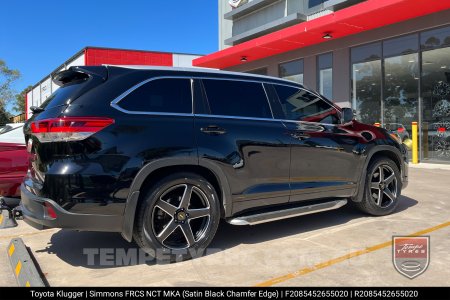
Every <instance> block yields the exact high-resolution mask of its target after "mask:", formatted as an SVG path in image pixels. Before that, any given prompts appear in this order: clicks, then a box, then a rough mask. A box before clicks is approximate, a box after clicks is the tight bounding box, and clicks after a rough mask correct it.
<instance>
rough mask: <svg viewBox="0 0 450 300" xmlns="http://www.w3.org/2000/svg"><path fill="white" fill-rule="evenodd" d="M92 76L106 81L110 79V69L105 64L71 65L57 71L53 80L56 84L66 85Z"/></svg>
mask: <svg viewBox="0 0 450 300" xmlns="http://www.w3.org/2000/svg"><path fill="white" fill-rule="evenodd" d="M91 77H96V78H98V79H100V80H102V81H106V80H107V79H108V69H107V68H106V67H104V66H81V67H70V68H69V69H67V70H65V71H61V72H58V73H56V74H55V75H54V76H53V79H52V80H53V82H54V83H55V84H57V85H59V86H64V85H66V84H68V83H73V82H79V81H85V80H88V79H89V78H91Z"/></svg>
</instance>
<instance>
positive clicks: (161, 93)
mask: <svg viewBox="0 0 450 300" xmlns="http://www.w3.org/2000/svg"><path fill="white" fill-rule="evenodd" d="M119 106H120V107H122V108H124V109H126V110H130V111H142V112H163V113H192V98H191V81H190V80H189V79H184V78H183V79H177V78H167V79H157V80H153V81H150V82H148V83H146V84H144V85H143V86H141V87H139V88H138V89H136V90H134V91H133V92H131V93H130V94H129V95H128V96H126V97H125V98H124V99H123V100H122V101H120V102H119Z"/></svg>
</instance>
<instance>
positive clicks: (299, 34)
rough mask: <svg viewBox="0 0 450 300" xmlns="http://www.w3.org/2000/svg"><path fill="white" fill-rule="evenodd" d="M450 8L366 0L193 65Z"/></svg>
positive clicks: (218, 64) (424, 1)
mask: <svg viewBox="0 0 450 300" xmlns="http://www.w3.org/2000/svg"><path fill="white" fill-rule="evenodd" d="M447 9H450V1H449V0H367V1H365V2H362V3H359V4H356V5H353V6H350V7H348V8H345V9H342V10H339V11H337V12H335V13H332V14H329V15H326V16H323V17H319V18H317V19H314V20H311V21H307V22H303V23H300V24H297V25H294V26H291V27H288V28H285V29H282V30H279V31H276V32H273V33H270V34H267V35H264V36H261V37H259V38H255V39H253V40H250V41H248V42H244V43H242V44H239V45H236V46H233V47H230V48H227V49H224V50H221V51H218V52H215V53H212V54H209V55H206V56H203V57H200V58H197V59H195V60H194V61H193V64H194V66H198V67H209V68H218V69H224V68H227V67H231V66H235V65H239V64H242V63H243V62H241V58H242V57H246V58H247V61H254V60H258V59H262V58H265V57H269V56H272V55H276V54H279V53H284V52H287V51H291V50H294V49H299V48H303V47H306V46H311V45H315V44H319V43H323V42H326V40H325V39H324V38H323V36H324V35H325V34H326V33H329V34H331V35H332V36H333V39H337V38H341V37H345V36H348V35H352V34H356V33H359V32H363V31H367V30H371V29H375V28H379V27H382V26H386V25H390V24H394V23H398V22H401V21H405V20H408V19H413V18H416V17H420V16H424V15H428V14H431V13H435V12H438V11H443V10H447Z"/></svg>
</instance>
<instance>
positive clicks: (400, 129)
mask: <svg viewBox="0 0 450 300" xmlns="http://www.w3.org/2000/svg"><path fill="white" fill-rule="evenodd" d="M403 131H405V129H404V128H403V127H399V128H398V129H397V132H400V133H402V132H403Z"/></svg>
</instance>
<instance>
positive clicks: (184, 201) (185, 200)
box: [179, 184, 193, 209]
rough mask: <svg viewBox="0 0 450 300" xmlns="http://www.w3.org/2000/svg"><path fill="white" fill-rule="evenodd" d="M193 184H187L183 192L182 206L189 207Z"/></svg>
mask: <svg viewBox="0 0 450 300" xmlns="http://www.w3.org/2000/svg"><path fill="white" fill-rule="evenodd" d="M192 188H193V186H192V185H189V184H187V185H186V189H185V190H184V193H183V197H182V198H181V201H180V206H179V207H180V208H185V209H187V208H188V207H189V202H190V201H191V196H192Z"/></svg>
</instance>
